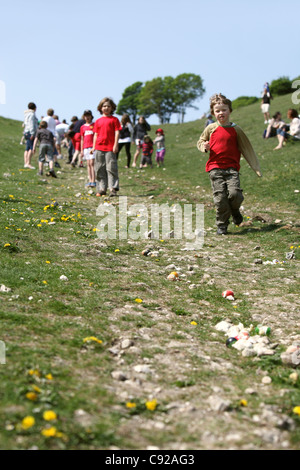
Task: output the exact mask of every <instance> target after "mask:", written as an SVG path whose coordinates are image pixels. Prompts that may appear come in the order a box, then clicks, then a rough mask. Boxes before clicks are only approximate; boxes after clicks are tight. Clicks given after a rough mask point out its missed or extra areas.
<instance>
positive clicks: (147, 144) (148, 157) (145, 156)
mask: <svg viewBox="0 0 300 470" xmlns="http://www.w3.org/2000/svg"><path fill="white" fill-rule="evenodd" d="M152 153H153V142H152V139H151V137H150V136H149V135H144V140H143V143H142V158H141V164H140V168H143V167H147V166H148V165H149V166H150V167H151V168H152Z"/></svg>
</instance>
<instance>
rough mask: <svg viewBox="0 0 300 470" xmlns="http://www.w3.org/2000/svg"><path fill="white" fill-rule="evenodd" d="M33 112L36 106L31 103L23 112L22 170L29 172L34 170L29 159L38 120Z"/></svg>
mask: <svg viewBox="0 0 300 470" xmlns="http://www.w3.org/2000/svg"><path fill="white" fill-rule="evenodd" d="M35 112H36V105H35V103H32V102H31V103H29V104H28V109H27V110H26V111H24V137H25V141H26V147H25V152H24V168H28V169H30V170H34V166H32V165H31V157H32V154H33V141H34V138H35V134H36V131H37V130H38V119H37V117H36V115H35Z"/></svg>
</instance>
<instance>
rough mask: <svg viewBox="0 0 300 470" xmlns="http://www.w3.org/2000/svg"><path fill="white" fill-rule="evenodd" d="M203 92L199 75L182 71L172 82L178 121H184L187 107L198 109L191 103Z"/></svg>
mask: <svg viewBox="0 0 300 470" xmlns="http://www.w3.org/2000/svg"><path fill="white" fill-rule="evenodd" d="M204 93H205V88H204V86H203V80H202V78H201V77H200V75H195V74H193V73H182V74H181V75H178V76H177V77H176V78H175V79H174V81H173V84H172V96H173V102H174V105H175V107H176V112H177V113H178V121H179V122H184V117H185V114H186V111H187V109H188V108H194V109H198V108H197V107H196V106H195V105H193V103H194V102H195V101H196V100H198V99H199V98H201V97H202V96H203V94H204Z"/></svg>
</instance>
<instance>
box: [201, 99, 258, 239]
mask: <svg viewBox="0 0 300 470" xmlns="http://www.w3.org/2000/svg"><path fill="white" fill-rule="evenodd" d="M210 110H211V114H212V115H213V116H215V118H216V120H217V122H215V123H213V124H210V125H209V126H207V127H206V128H205V129H204V131H203V133H202V135H201V136H200V139H199V141H198V143H197V148H198V150H200V152H208V151H210V157H209V159H208V161H207V163H206V171H207V172H209V176H210V180H211V185H212V190H213V200H214V204H215V207H216V225H217V234H218V235H226V234H227V227H228V224H229V218H230V216H232V219H233V222H234V223H235V224H236V225H240V224H241V223H242V221H243V216H242V214H241V213H240V206H241V203H242V201H243V199H244V197H243V191H242V189H241V187H240V179H239V169H240V158H241V153H242V154H243V156H244V158H245V159H246V160H247V162H248V163H249V165H250V166H251V168H252V169H253V170H254V171H255V173H256V174H257V175H258V176H261V172H260V167H259V162H258V159H257V156H256V154H255V152H254V150H253V147H252V145H251V143H250V141H249V139H248V137H247V136H246V135H245V133H244V132H243V131H242V129H241V128H240V127H239V126H237V125H236V124H234V123H232V122H230V114H231V112H232V105H231V101H230V100H229V99H228V98H226V96H224V95H222V94H216V95H213V96H212V97H211V99H210Z"/></svg>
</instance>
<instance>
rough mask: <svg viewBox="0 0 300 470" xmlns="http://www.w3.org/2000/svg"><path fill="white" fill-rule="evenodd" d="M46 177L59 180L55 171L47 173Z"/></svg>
mask: <svg viewBox="0 0 300 470" xmlns="http://www.w3.org/2000/svg"><path fill="white" fill-rule="evenodd" d="M46 176H52V177H53V178H57V176H56V173H55V171H54V170H50V171H49V173H46Z"/></svg>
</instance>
